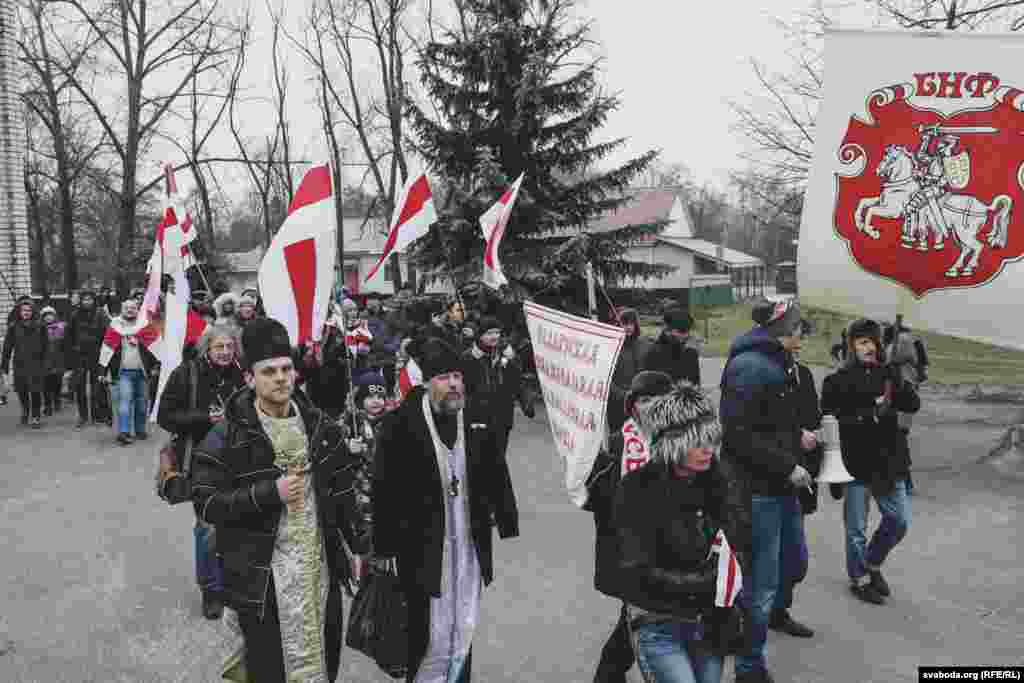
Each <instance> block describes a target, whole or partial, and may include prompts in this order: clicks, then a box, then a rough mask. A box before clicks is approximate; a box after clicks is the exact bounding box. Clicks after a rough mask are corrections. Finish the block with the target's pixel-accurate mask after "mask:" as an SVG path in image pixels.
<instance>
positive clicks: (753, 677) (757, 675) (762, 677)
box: [736, 669, 775, 683]
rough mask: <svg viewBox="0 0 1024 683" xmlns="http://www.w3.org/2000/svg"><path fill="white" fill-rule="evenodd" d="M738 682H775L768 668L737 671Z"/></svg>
mask: <svg viewBox="0 0 1024 683" xmlns="http://www.w3.org/2000/svg"><path fill="white" fill-rule="evenodd" d="M736 683H775V679H774V678H772V675H771V674H770V673H768V670H767V669H761V670H759V671H737V672H736Z"/></svg>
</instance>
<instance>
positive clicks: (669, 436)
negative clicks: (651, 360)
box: [630, 373, 722, 464]
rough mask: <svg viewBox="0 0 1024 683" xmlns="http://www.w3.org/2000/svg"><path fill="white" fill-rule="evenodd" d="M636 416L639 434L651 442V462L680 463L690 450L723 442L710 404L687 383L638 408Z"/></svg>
mask: <svg viewBox="0 0 1024 683" xmlns="http://www.w3.org/2000/svg"><path fill="white" fill-rule="evenodd" d="M640 374H648V373H640ZM630 393H632V392H630ZM635 416H636V421H637V426H639V427H640V431H641V432H643V433H644V435H645V436H646V437H647V438H648V439H649V440H650V444H651V460H655V461H658V462H662V463H672V464H682V463H684V462H686V452H687V451H688V450H689V449H691V448H696V447H698V446H712V445H718V443H720V442H721V440H722V425H721V423H720V422H719V421H718V416H717V415H716V414H715V409H714V407H713V406H712V405H711V401H709V400H708V397H707V395H706V394H705V393H704V392H703V391H702V390H701V389H700V388H699V387H696V386H694V385H693V384H690V383H689V382H687V381H686V380H682V381H680V382H678V383H677V384H675V385H674V386H672V387H671V389H670V390H669V391H668V393H662V394H658V395H657V396H656V398H655V399H654V400H652V401H649V402H647V403H645V404H644V405H643V407H642V408H640V407H639V406H638V407H637V408H636V411H635Z"/></svg>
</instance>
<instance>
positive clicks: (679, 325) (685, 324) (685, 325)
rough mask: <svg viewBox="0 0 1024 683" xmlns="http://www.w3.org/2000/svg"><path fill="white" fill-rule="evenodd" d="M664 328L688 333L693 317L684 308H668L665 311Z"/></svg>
mask: <svg viewBox="0 0 1024 683" xmlns="http://www.w3.org/2000/svg"><path fill="white" fill-rule="evenodd" d="M665 327H667V328H668V329H670V330H678V331H680V332H689V331H690V328H691V327H693V316H691V315H690V312H689V311H688V310H686V309H685V308H682V307H676V308H670V309H668V310H667V311H665Z"/></svg>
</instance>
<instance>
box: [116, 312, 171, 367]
mask: <svg viewBox="0 0 1024 683" xmlns="http://www.w3.org/2000/svg"><path fill="white" fill-rule="evenodd" d="M162 341H163V333H162V330H161V329H160V324H159V323H156V322H150V321H148V320H146V319H144V318H143V317H142V316H141V315H140V316H139V317H138V318H136V319H135V322H133V323H131V324H128V323H126V322H125V321H124V320H122V319H121V318H114V319H113V320H111V321H110V325H109V326H107V331H106V332H104V333H103V343H102V345H101V346H100V366H101V367H104V368H105V367H107V366H108V365H110V361H111V360H112V359H113V358H114V354H115V353H117V352H118V351H120V350H121V344H125V343H127V344H131V345H132V346H138V345H141V346H144V347H145V348H146V350H147V351H149V352H150V353H152V354H153V355H154V356H155V357H156V358H157V359H159V358H160V357H161V355H162V349H161V348H160V345H161V342H162Z"/></svg>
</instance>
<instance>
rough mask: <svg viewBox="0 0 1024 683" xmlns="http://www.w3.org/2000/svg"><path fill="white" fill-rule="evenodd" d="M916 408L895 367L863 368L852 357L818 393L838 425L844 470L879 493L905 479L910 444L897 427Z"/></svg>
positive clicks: (825, 410)
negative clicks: (900, 415) (903, 417)
mask: <svg viewBox="0 0 1024 683" xmlns="http://www.w3.org/2000/svg"><path fill="white" fill-rule="evenodd" d="M887 385H888V388H887ZM887 395H888V397H889V398H888V399H886V398H885V397H886V396H887ZM880 400H881V401H882V403H879V401H880ZM920 408H921V399H920V397H919V396H918V394H917V391H916V390H915V389H914V385H913V383H912V382H909V381H907V380H906V379H904V378H903V377H902V375H901V373H900V371H899V368H897V367H894V366H888V365H882V366H866V365H862V364H860V363H859V362H858V361H857V358H856V354H853V353H852V352H851V353H850V354H849V355H848V356H847V361H846V363H845V364H844V365H843V366H842V367H841V368H840V369H839V370H837V371H836V372H835V373H833V374H831V375H829V376H828V377H826V378H825V382H824V384H823V385H822V388H821V410H822V412H823V413H825V414H830V415H834V416H835V418H836V420H838V422H839V440H840V445H841V449H842V452H843V465H845V466H846V470H847V471H848V472H849V473H850V474H851V475H852V476H853V477H854V478H855V479H857V480H858V481H863V482H866V483H869V484H871V485H872V486H873V487H876V488H878V489H879V490H880V492H884V491H886V490H889V489H891V488H892V484H893V483H894V482H895V481H896V480H898V479H906V478H907V477H908V476H909V473H910V445H909V443H908V441H907V434H906V432H905V431H904V430H903V429H901V428H900V422H899V413H900V412H903V413H916V412H917V411H918V410H920Z"/></svg>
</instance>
